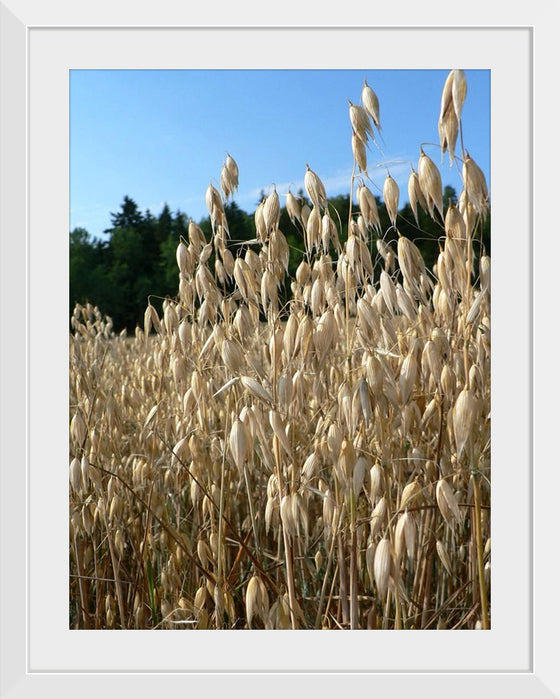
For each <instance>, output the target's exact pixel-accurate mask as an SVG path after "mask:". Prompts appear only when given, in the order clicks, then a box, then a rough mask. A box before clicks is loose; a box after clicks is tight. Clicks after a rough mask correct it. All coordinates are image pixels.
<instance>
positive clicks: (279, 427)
mask: <svg viewBox="0 0 560 699" xmlns="http://www.w3.org/2000/svg"><path fill="white" fill-rule="evenodd" d="M268 418H269V421H270V426H271V427H272V429H273V431H274V434H275V435H276V436H277V437H278V441H279V442H280V446H281V447H282V449H283V450H284V451H285V452H286V454H287V455H288V456H289V457H291V456H292V447H291V446H290V441H289V440H288V437H287V435H286V428H285V426H284V421H283V420H282V417H281V415H280V413H279V412H278V411H277V410H271V411H270V412H269V414H268Z"/></svg>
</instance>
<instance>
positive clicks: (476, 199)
mask: <svg viewBox="0 0 560 699" xmlns="http://www.w3.org/2000/svg"><path fill="white" fill-rule="evenodd" d="M463 182H464V185H465V191H466V193H467V197H468V200H469V201H470V202H471V203H472V205H473V207H474V209H475V211H476V212H477V214H480V215H484V214H485V213H486V210H487V209H488V185H487V184H486V177H484V173H483V172H482V170H481V169H480V168H479V167H478V165H477V164H476V163H475V162H474V160H473V159H472V158H471V157H470V155H469V154H468V153H466V154H465V160H464V161H463Z"/></svg>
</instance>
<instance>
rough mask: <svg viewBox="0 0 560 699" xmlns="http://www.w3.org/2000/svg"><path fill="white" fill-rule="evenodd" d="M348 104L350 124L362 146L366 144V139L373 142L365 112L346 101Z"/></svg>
mask: <svg viewBox="0 0 560 699" xmlns="http://www.w3.org/2000/svg"><path fill="white" fill-rule="evenodd" d="M348 104H349V105H350V106H349V110H348V111H349V115H350V123H351V124H352V130H353V131H354V133H355V134H356V136H357V137H358V138H359V139H360V141H361V142H362V143H363V144H364V145H365V144H367V141H368V138H371V139H372V140H374V135H373V129H372V127H371V122H370V120H369V116H368V113H367V112H366V110H365V109H364V108H363V107H360V106H359V105H357V104H352V102H350V100H348Z"/></svg>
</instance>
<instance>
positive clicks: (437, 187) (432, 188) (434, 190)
mask: <svg viewBox="0 0 560 699" xmlns="http://www.w3.org/2000/svg"><path fill="white" fill-rule="evenodd" d="M418 181H419V183H420V188H421V190H422V193H423V195H424V198H425V200H426V204H427V206H428V213H429V214H430V216H431V217H432V218H434V207H435V208H436V209H437V210H438V211H439V215H440V216H441V218H442V219H443V190H442V187H441V175H440V174H439V170H438V169H437V167H436V165H435V163H434V161H433V160H432V159H431V158H429V157H428V156H427V155H426V154H425V153H424V151H423V150H422V149H420V159H419V160H418Z"/></svg>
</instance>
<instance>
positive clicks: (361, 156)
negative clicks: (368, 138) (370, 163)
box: [352, 131, 367, 175]
mask: <svg viewBox="0 0 560 699" xmlns="http://www.w3.org/2000/svg"><path fill="white" fill-rule="evenodd" d="M352 154H353V155H354V160H355V161H356V164H357V165H358V169H359V170H360V172H363V173H364V174H365V175H367V153H366V147H365V145H364V143H363V141H360V139H359V138H358V137H357V136H356V134H355V133H354V132H353V131H352Z"/></svg>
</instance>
